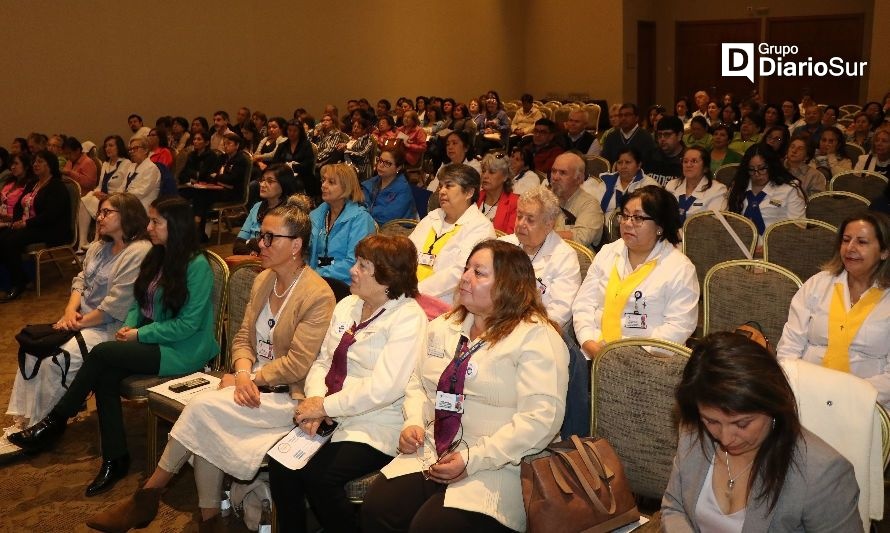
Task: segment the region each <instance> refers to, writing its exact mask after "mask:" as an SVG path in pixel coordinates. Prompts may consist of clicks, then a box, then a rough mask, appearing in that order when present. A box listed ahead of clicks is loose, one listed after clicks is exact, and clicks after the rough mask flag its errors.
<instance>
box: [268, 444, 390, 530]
mask: <svg viewBox="0 0 890 533" xmlns="http://www.w3.org/2000/svg"><path fill="white" fill-rule="evenodd" d="M391 460H392V457H390V456H389V455H386V454H385V453H383V452H381V451H379V450H377V449H375V448H372V447H371V446H369V445H367V444H364V443H361V442H349V441H346V442H329V443H327V444H325V445H324V446H322V448H321V449H320V450H319V451H318V453H317V454H315V456H314V457H313V458H312V459H310V460H309V463H308V464H307V465H306V466H304V467H303V468H302V469H300V470H289V469H287V468H285V467H283V466H281V464H279V463H278V462H277V461H270V462H269V484H270V486H271V489H272V500H273V501H274V502H275V512H276V514H277V515H278V531H287V532H288V533H291V532H300V533H302V532H305V531H306V504H305V501H306V500H308V501H309V505H310V506H312V511H313V512H314V513H315V516H316V518H318V521H319V523H320V524H321V525H322V527H323V528H324V530H325V531H332V532H337V533H341V532H348V531H358V520H357V517H356V512H355V506H354V505H353V504H352V503H351V502H350V501H349V500H348V499H347V498H346V490H345V488H344V487H345V485H346V483H348V482H350V481H352V480H353V479H357V478H360V477H362V476H364V475H366V474H370V473H371V472H374V471H375V470H380V469H381V468H383V467H384V466H385V465H387V464H388V463H389V462H390V461H391Z"/></svg>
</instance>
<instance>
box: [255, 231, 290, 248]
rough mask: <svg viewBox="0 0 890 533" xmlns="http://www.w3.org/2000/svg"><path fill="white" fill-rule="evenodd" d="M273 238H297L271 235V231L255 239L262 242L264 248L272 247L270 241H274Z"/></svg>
mask: <svg viewBox="0 0 890 533" xmlns="http://www.w3.org/2000/svg"><path fill="white" fill-rule="evenodd" d="M275 237H281V238H283V239H296V238H297V236H296V235H279V234H277V233H272V232H271V231H267V232H265V233H260V234H259V235H257V238H258V239H260V240H261V241H263V245H265V247H266V248H268V247H270V246H272V239H274V238H275Z"/></svg>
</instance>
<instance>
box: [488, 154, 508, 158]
mask: <svg viewBox="0 0 890 533" xmlns="http://www.w3.org/2000/svg"><path fill="white" fill-rule="evenodd" d="M491 155H493V156H494V158H495V159H503V158H505V157H507V154H505V153H504V152H494V153H492V154H491Z"/></svg>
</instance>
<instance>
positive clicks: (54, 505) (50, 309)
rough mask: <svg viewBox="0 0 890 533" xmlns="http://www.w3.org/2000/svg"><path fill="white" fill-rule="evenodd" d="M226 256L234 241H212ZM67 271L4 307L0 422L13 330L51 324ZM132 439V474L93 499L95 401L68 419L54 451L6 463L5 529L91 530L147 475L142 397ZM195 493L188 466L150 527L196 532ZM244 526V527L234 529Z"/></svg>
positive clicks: (11, 366) (52, 272)
mask: <svg viewBox="0 0 890 533" xmlns="http://www.w3.org/2000/svg"><path fill="white" fill-rule="evenodd" d="M212 249H213V250H214V251H217V252H219V253H224V254H226V255H228V254H229V253H231V245H223V246H220V247H217V246H214V247H213V248H212ZM63 271H64V277H60V276H59V273H58V272H57V271H56V269H55V267H53V266H52V265H44V267H43V290H42V293H43V294H42V295H41V296H40V297H39V298H38V297H37V293H36V292H35V291H27V292H26V293H25V294H24V295H23V297H22V298H21V299H19V300H17V301H15V302H12V303H8V304H2V305H0V413H2V415H0V421H2V424H3V425H2V426H0V427H6V426H9V425H11V424H12V419H11V417H9V416H6V415H5V413H6V407H7V405H8V404H9V393H10V392H11V390H12V383H13V380H14V378H15V372H17V371H18V362H17V353H18V344H17V343H16V342H15V339H14V336H15V334H16V333H17V332H18V331H19V330H20V329H21V328H22V327H23V326H24V325H26V324H40V323H47V322H53V321H55V320H57V319H58V318H59V316H60V315H61V313H62V310H63V309H64V307H65V303H66V302H67V299H68V294H69V289H70V283H71V277H72V276H74V275H75V274H76V273H77V272H76V267H75V266H74V265H64V266H63ZM124 416H125V419H126V425H127V440H128V444H129V448H130V456H131V458H132V464H131V466H130V473H129V475H127V477H126V478H125V479H123V480H121V481H120V482H118V484H117V485H116V486H115V487H114V489H113V490H112V491H110V492H108V493H105V494H102V495H99V496H96V497H93V498H87V497H86V496H84V490H85V489H86V487H87V485H88V484H89V483H90V482H91V481H92V480H93V477H94V476H95V475H96V472H97V471H98V469H99V464H100V458H99V442H98V422H97V419H96V413H95V403H94V402H93V401H92V399H91V400H90V401H89V402H88V408H87V410H86V411H85V412H82V413H81V414H80V415H79V416H78V417H77V418H76V419H72V420H71V421H70V422H69V426H68V429H67V431H66V433H65V435H64V437H63V439H62V442H61V443H60V445H59V446H57V447H56V448H55V449H54V450H52V451H50V452H46V453H43V454H40V455H37V456H33V457H24V458H20V459H17V460H14V461H12V462H9V463H7V464H3V465H0V517H2V518H0V531H16V532H41V533H50V532H57V531H58V532H63V531H64V532H87V531H92V530H91V529H90V528H88V527H87V526H86V525H85V521H86V520H87V519H88V518H89V517H91V516H92V515H94V514H95V513H97V512H100V511H103V510H104V509H106V508H107V507H109V506H110V505H112V504H113V503H114V502H117V501H118V500H119V499H121V498H123V497H125V496H127V495H129V494H132V493H133V492H134V491H135V490H136V489H137V488H138V486H139V483H140V482H141V481H142V480H143V479H144V474H143V471H144V469H145V425H146V409H145V405H144V404H143V403H140V402H124ZM197 509H198V508H197V495H196V492H195V483H194V478H193V476H192V472H191V469H190V468H185V469H183V471H182V473H180V475H179V476H177V477H176V478H175V479H174V481H173V483H172V484H171V486H170V489H169V490H168V491H167V492H166V493H165V495H164V497H163V499H162V502H161V508H160V512H159V514H158V518H157V519H156V520H155V521H154V522H153V523H152V525H151V526H150V527H148V528H146V529H144V530H140V531H148V532H183V531H197V524H196V523H195V520H196V519H197V516H198V513H197ZM231 530H232V531H246V528H241V527H237V525H235V526H233V527H232V528H231Z"/></svg>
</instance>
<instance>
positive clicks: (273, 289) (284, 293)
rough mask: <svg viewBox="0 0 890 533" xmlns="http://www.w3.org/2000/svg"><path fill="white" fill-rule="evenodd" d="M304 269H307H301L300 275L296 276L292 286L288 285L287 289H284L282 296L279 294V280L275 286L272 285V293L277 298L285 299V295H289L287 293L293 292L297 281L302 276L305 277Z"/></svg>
mask: <svg viewBox="0 0 890 533" xmlns="http://www.w3.org/2000/svg"><path fill="white" fill-rule="evenodd" d="M303 268H305V267H301V268H300V275H299V276H294V280H293V281H291V282H290V285H288V286H287V288H286V289H284V292H282V293H281V294H278V278H277V277H276V278H275V285H272V293H273V294H274V295H275V297H276V298H284V297H285V295H287V293H288V292H289V291H290V290H291V288H292V287H293V286H294V285H296V284H297V281H299V280H300V276H302V275H303Z"/></svg>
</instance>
